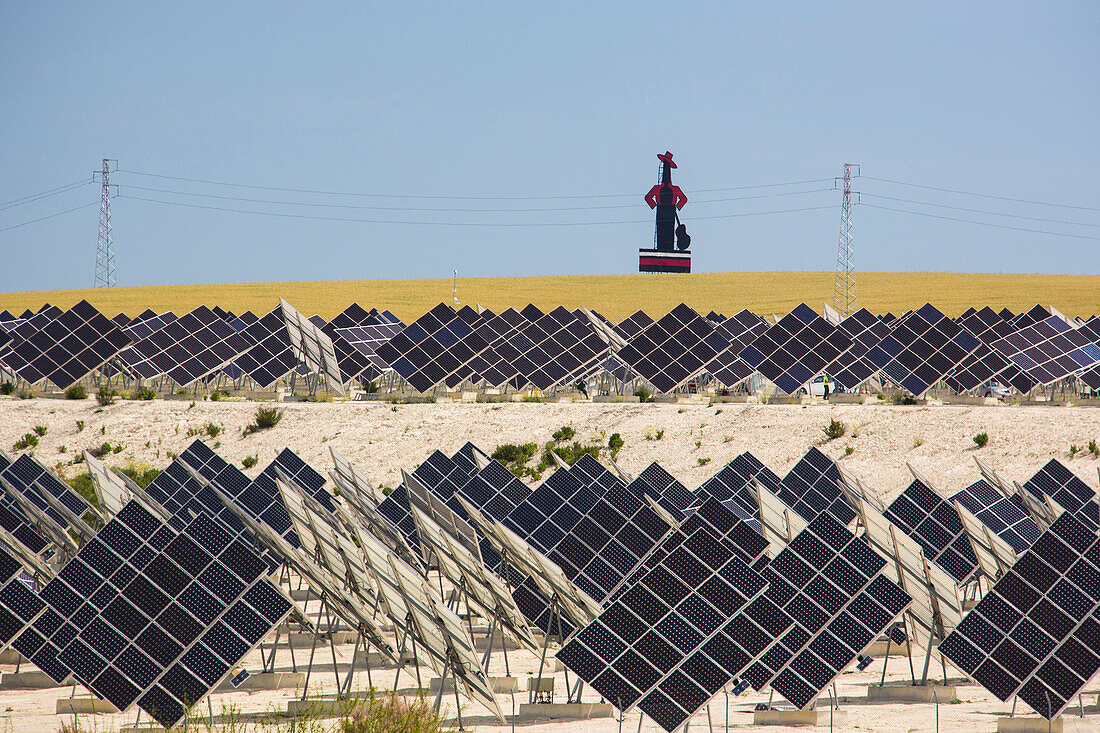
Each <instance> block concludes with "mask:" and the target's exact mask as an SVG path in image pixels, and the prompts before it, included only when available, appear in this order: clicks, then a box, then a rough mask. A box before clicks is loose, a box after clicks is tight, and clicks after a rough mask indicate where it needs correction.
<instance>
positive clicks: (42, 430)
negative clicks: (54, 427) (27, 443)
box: [33, 425, 49, 438]
mask: <svg viewBox="0 0 1100 733" xmlns="http://www.w3.org/2000/svg"><path fill="white" fill-rule="evenodd" d="M33 430H34V434H35V435H37V436H38V437H39V438H44V437H46V433H47V432H49V428H47V427H46V426H45V425H35V426H34V428H33Z"/></svg>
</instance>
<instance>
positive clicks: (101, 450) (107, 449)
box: [88, 443, 111, 460]
mask: <svg viewBox="0 0 1100 733" xmlns="http://www.w3.org/2000/svg"><path fill="white" fill-rule="evenodd" d="M88 452H89V453H91V454H92V455H93V456H95V457H96V458H99V459H100V460H102V459H103V458H105V457H106V456H109V455H111V444H110V443H103V444H102V445H100V446H98V447H93V448H89V449H88Z"/></svg>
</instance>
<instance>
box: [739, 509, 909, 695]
mask: <svg viewBox="0 0 1100 733" xmlns="http://www.w3.org/2000/svg"><path fill="white" fill-rule="evenodd" d="M885 565H886V561H885V560H884V559H883V558H882V557H880V556H879V555H878V554H877V553H875V551H874V550H872V549H871V548H870V547H869V546H868V545H867V543H866V542H865V541H864V540H863V539H861V538H857V537H856V536H855V535H854V534H852V533H851V532H850V531H848V529H847V528H845V527H844V526H842V525H841V524H840V523H839V522H838V521H837V520H836V519H834V518H833V517H831V516H829V515H828V514H821V515H820V516H819V517H818V518H817V519H815V520H814V521H812V522H811V523H810V524H809V525H808V526H807V527H806V529H805V530H803V531H802V532H800V533H799V534H798V535H797V536H796V537H795V538H794V540H792V541H791V543H790V544H789V545H788V546H787V547H786V548H784V550H783V551H782V552H780V553H779V554H778V555H777V556H776V557H775V559H774V560H772V562H771V563H770V564H769V565H768V567H767V568H766V569H765V570H764V572H763V576H764V578H765V579H766V580H767V583H768V587H767V590H766V591H765V594H764V595H765V598H767V599H768V600H770V601H771V602H772V603H773V604H774V605H775V606H776V607H778V608H780V609H782V611H783V613H784V614H785V615H786V616H787V617H789V618H790V619H791V621H792V622H793V623H791V624H790V625H789V626H786V627H785V628H782V629H779V628H777V630H776V633H775V634H773V635H772V636H773V638H775V639H776V641H775V643H774V644H771V645H770V646H769V647H768V649H767V651H764V652H762V653H760V654H758V655H755V656H756V657H757V660H756V662H754V663H753V664H752V666H751V667H749V669H748V670H747V671H746V673H745V679H746V680H748V681H749V682H750V683H751V684H752V686H753V687H754V688H755V689H757V690H759V689H760V688H761V687H763V686H764V685H766V684H770V685H771V687H772V689H773V690H775V691H776V692H778V693H779V694H781V695H782V696H783V697H784V698H786V699H787V700H788V701H789V702H790V703H791V704H793V705H794V706H795V707H798V708H800V709H804V708H805V707H807V706H808V705H809V704H810V703H812V702H813V701H814V700H815V699H816V698H817V696H818V695H819V694H820V693H821V691H822V690H824V689H825V688H826V687H827V686H828V685H829V684H830V683H831V682H832V681H833V679H835V677H836V676H837V675H839V674H840V673H841V672H842V671H843V670H844V668H845V667H847V666H848V665H849V664H851V662H852V661H853V660H854V659H855V658H856V657H857V656H858V655H859V654H860V653H861V652H862V651H863V650H864V649H866V648H867V647H868V646H869V645H870V644H871V643H872V642H873V641H874V640H875V639H877V638H879V637H880V635H881V634H882V633H883V632H884V631H885V630H886V628H887V627H888V626H890V625H891V624H892V623H893V622H894V619H896V618H897V616H898V615H899V614H901V613H902V611H904V610H905V609H906V607H907V606H908V605H909V604H910V602H911V600H912V599H911V597H910V596H909V594H908V593H906V592H905V591H904V590H902V589H901V588H900V587H899V586H898V585H897V584H896V583H894V582H893V581H891V580H889V579H888V578H886V577H885V576H884V575H882V574H881V572H880V571H881V570H882V568H883V567H884V566H885Z"/></svg>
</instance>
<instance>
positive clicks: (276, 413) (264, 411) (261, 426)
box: [244, 407, 283, 435]
mask: <svg viewBox="0 0 1100 733" xmlns="http://www.w3.org/2000/svg"><path fill="white" fill-rule="evenodd" d="M282 419H283V411H282V410H280V409H279V408H277V407H261V408H259V409H258V410H256V416H255V417H254V418H253V420H255V422H253V423H252V424H250V425H247V426H246V427H245V429H244V434H245V435H251V434H252V433H258V432H259V431H261V430H268V429H270V428H273V427H275V426H276V425H278V424H279V421H280V420H282Z"/></svg>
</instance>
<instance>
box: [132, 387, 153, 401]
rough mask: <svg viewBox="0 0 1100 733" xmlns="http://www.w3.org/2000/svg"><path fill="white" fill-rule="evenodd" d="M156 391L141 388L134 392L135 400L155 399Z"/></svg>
mask: <svg viewBox="0 0 1100 733" xmlns="http://www.w3.org/2000/svg"><path fill="white" fill-rule="evenodd" d="M156 398H157V393H156V392H154V391H153V390H151V389H143V390H139V391H137V392H135V393H134V399H135V400H155V399H156Z"/></svg>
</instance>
